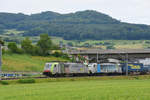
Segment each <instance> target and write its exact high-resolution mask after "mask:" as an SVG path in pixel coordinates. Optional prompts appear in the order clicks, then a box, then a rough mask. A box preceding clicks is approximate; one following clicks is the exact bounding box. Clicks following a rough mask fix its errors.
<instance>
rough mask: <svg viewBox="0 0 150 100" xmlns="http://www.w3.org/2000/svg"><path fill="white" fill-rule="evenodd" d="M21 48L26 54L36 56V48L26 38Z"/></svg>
mask: <svg viewBox="0 0 150 100" xmlns="http://www.w3.org/2000/svg"><path fill="white" fill-rule="evenodd" d="M21 48H22V49H23V50H24V52H25V53H27V54H31V55H34V54H35V52H36V51H35V47H34V46H33V45H32V41H31V40H30V39H29V38H28V37H26V38H25V39H24V40H23V41H22V42H21Z"/></svg>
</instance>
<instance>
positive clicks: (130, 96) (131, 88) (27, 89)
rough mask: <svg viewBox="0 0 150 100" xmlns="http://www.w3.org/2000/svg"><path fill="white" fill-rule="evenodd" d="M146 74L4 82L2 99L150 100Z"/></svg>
mask: <svg viewBox="0 0 150 100" xmlns="http://www.w3.org/2000/svg"><path fill="white" fill-rule="evenodd" d="M144 77H145V76H140V77H138V78H137V77H136V78H135V77H126V79H125V77H117V78H116V77H105V78H102V79H101V77H98V78H94V79H93V78H87V79H84V78H77V79H75V80H70V81H59V82H56V81H50V79H45V80H49V82H48V81H47V82H44V83H36V84H21V85H19V84H16V85H8V86H4V85H1V86H0V93H1V96H0V100H35V99H36V100H150V95H149V93H150V86H149V84H150V77H149V76H146V77H147V79H143V78H144ZM71 79H72V78H71ZM79 79H80V80H82V81H79ZM130 79H131V80H130ZM51 80H54V79H51ZM56 80H57V79H56ZM59 80H64V79H59ZM66 80H69V79H68V78H66ZM76 80H77V81H76ZM83 80H84V81H83ZM36 81H37V80H36ZM38 81H43V79H38Z"/></svg>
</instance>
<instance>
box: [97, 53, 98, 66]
mask: <svg viewBox="0 0 150 100" xmlns="http://www.w3.org/2000/svg"><path fill="white" fill-rule="evenodd" d="M97 63H98V51H97Z"/></svg>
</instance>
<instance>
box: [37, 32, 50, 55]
mask: <svg viewBox="0 0 150 100" xmlns="http://www.w3.org/2000/svg"><path fill="white" fill-rule="evenodd" d="M37 46H38V47H39V48H38V49H39V55H41V56H46V55H48V54H49V50H50V49H51V47H52V41H51V38H50V37H49V36H48V34H41V35H40V40H39V41H38V43H37Z"/></svg>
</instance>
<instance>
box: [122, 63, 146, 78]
mask: <svg viewBox="0 0 150 100" xmlns="http://www.w3.org/2000/svg"><path fill="white" fill-rule="evenodd" d="M126 66H127V65H126V64H122V72H123V74H125V73H126ZM144 71H145V70H144V67H143V64H142V63H128V73H129V74H131V75H132V74H143V73H144Z"/></svg>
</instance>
